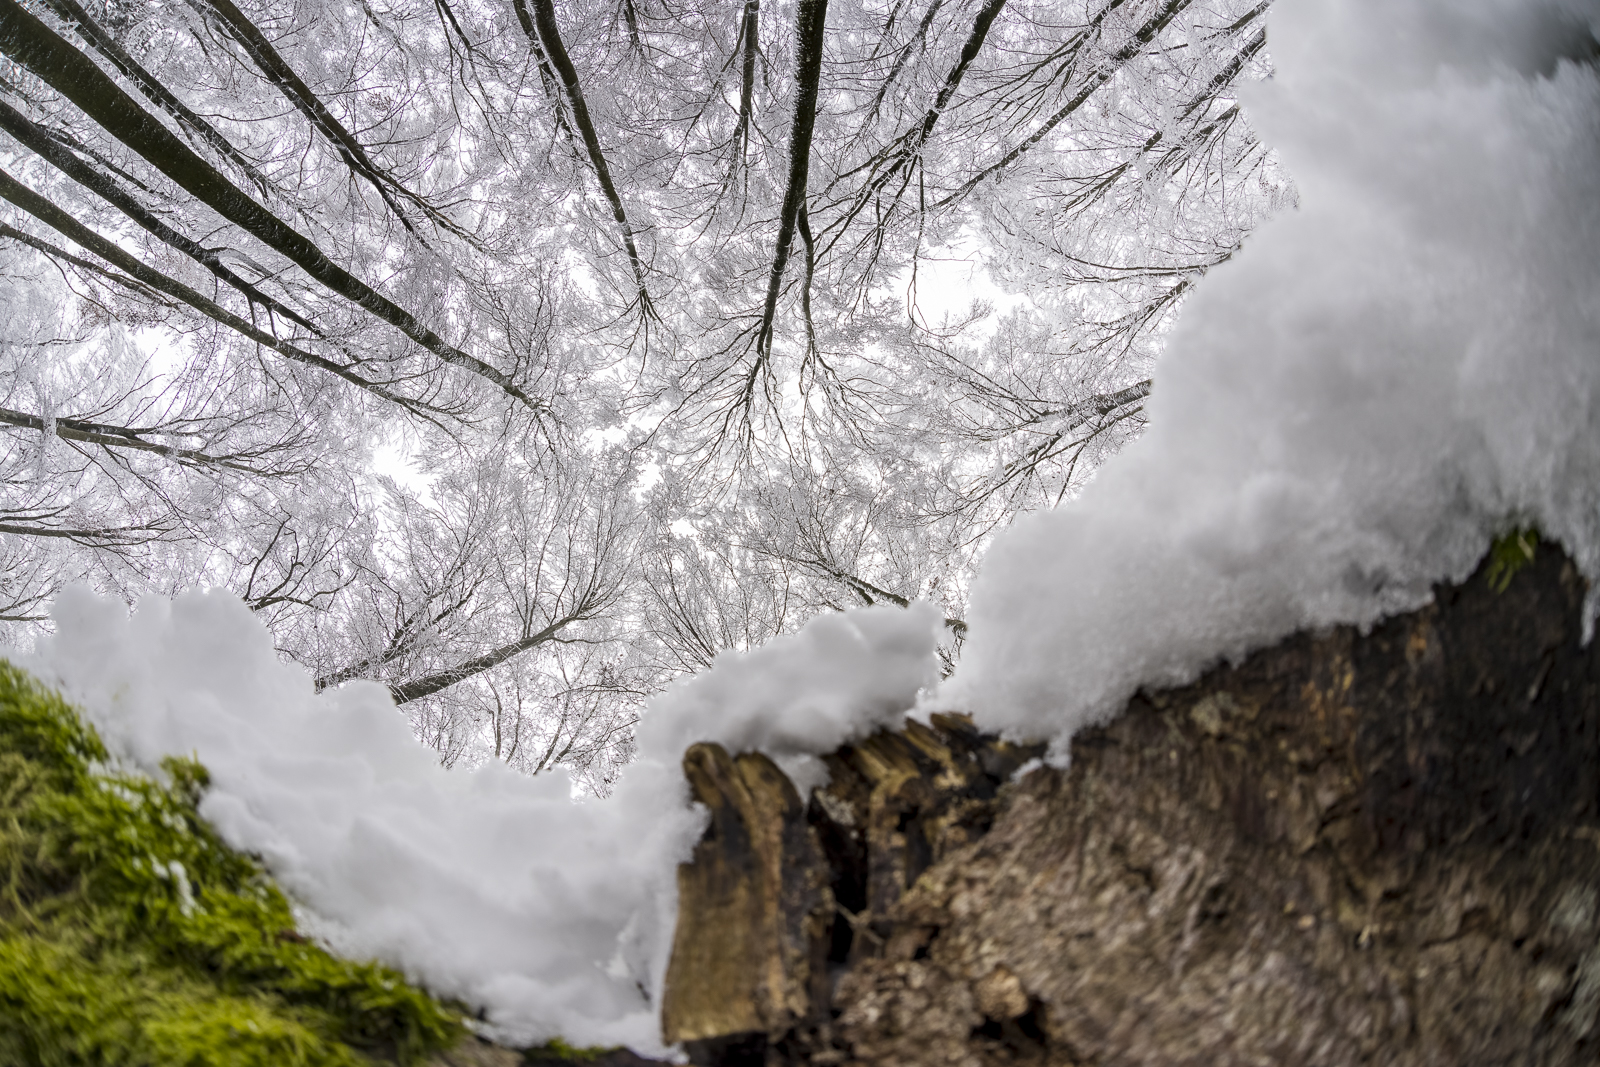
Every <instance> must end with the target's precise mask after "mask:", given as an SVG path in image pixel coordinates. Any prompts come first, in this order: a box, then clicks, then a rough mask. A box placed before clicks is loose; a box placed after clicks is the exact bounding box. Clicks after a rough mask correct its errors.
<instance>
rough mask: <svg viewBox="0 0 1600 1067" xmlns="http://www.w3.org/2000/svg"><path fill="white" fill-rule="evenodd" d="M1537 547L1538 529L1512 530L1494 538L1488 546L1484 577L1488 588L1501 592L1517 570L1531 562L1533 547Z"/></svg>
mask: <svg viewBox="0 0 1600 1067" xmlns="http://www.w3.org/2000/svg"><path fill="white" fill-rule="evenodd" d="M1538 547H1539V531H1537V530H1512V531H1511V532H1510V533H1508V534H1502V535H1501V536H1499V537H1497V538H1495V541H1494V544H1492V545H1490V546H1489V569H1488V571H1487V572H1485V574H1484V577H1485V578H1486V579H1488V582H1489V588H1490V589H1493V590H1494V591H1495V592H1496V593H1503V592H1505V591H1506V587H1507V586H1509V585H1510V584H1511V579H1512V578H1515V577H1516V576H1517V572H1518V571H1520V570H1521V569H1522V568H1524V567H1526V566H1527V565H1528V564H1530V563H1532V562H1533V552H1534V549H1536V548H1538Z"/></svg>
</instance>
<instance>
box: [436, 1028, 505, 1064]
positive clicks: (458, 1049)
mask: <svg viewBox="0 0 1600 1067" xmlns="http://www.w3.org/2000/svg"><path fill="white" fill-rule="evenodd" d="M424 1067H522V1053H520V1052H518V1051H516V1050H515V1049H509V1048H503V1047H501V1046H500V1045H496V1044H493V1043H491V1042H489V1041H485V1040H483V1039H482V1038H480V1037H477V1036H474V1035H472V1034H468V1035H467V1036H466V1037H464V1038H462V1039H461V1041H460V1042H458V1043H457V1044H456V1045H455V1046H454V1047H452V1048H450V1049H448V1050H446V1051H444V1052H438V1053H435V1054H434V1055H433V1056H432V1057H430V1058H429V1059H428V1062H427V1063H426V1064H424Z"/></svg>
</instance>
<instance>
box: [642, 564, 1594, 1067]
mask: <svg viewBox="0 0 1600 1067" xmlns="http://www.w3.org/2000/svg"><path fill="white" fill-rule="evenodd" d="M1586 591H1587V590H1586V585H1585V583H1584V582H1583V580H1582V579H1581V577H1580V576H1579V575H1578V574H1577V573H1576V571H1575V569H1574V568H1573V566H1572V565H1571V563H1570V562H1569V561H1567V560H1566V559H1565V558H1564V557H1562V556H1561V554H1560V552H1559V551H1557V550H1555V549H1553V548H1541V549H1540V550H1539V553H1538V557H1537V559H1536V560H1535V561H1534V562H1533V563H1531V564H1529V565H1528V566H1527V567H1526V568H1525V569H1524V570H1523V571H1522V572H1521V573H1519V574H1517V575H1516V576H1515V578H1514V579H1513V580H1512V581H1511V582H1510V583H1509V586H1508V587H1507V588H1505V589H1504V590H1503V591H1499V592H1497V591H1496V588H1495V584H1494V583H1491V582H1490V580H1489V579H1488V577H1487V576H1486V575H1485V574H1483V573H1480V574H1479V575H1478V576H1476V577H1474V578H1472V579H1471V580H1469V581H1468V582H1466V583H1465V584H1463V585H1462V586H1459V587H1441V588H1440V589H1439V590H1438V591H1437V597H1436V602H1435V603H1434V604H1433V605H1431V606H1429V607H1427V608H1424V609H1422V610H1420V611H1417V612H1414V613H1412V614H1409V615H1404V616H1399V617H1396V618H1393V619H1390V620H1388V621H1387V622H1385V623H1383V624H1381V625H1379V626H1377V627H1375V628H1374V629H1373V630H1372V631H1371V632H1370V633H1367V634H1362V633H1360V632H1358V631H1356V630H1354V629H1352V628H1339V629H1335V630H1333V631H1331V632H1327V633H1323V634H1315V635H1308V634H1303V635H1299V636H1296V637H1293V638H1291V639H1289V640H1287V641H1285V642H1283V643H1282V644H1280V645H1279V646H1278V647H1276V648H1272V649H1268V650H1264V651H1262V652H1259V653H1257V654H1255V655H1253V656H1251V657H1250V658H1249V659H1248V660H1246V661H1245V662H1244V663H1242V664H1239V665H1238V666H1236V667H1230V666H1224V667H1219V668H1217V669H1215V670H1213V671H1212V672H1210V673H1209V674H1208V675H1206V676H1205V677H1204V678H1203V679H1201V680H1200V681H1199V682H1197V683H1195V684H1193V685H1191V686H1188V687H1184V688H1181V689H1176V690H1169V691H1165V692H1160V693H1151V694H1141V695H1140V696H1138V697H1136V698H1135V699H1134V700H1133V701H1131V702H1130V705H1129V707H1128V708H1127V710H1126V711H1125V712H1124V714H1122V715H1121V716H1120V717H1118V718H1117V719H1115V720H1114V721H1112V722H1110V723H1108V724H1106V725H1105V726H1102V727H1097V728H1093V729H1089V730H1085V731H1084V732H1082V733H1080V734H1079V735H1078V736H1077V737H1076V738H1075V740H1074V742H1073V746H1072V760H1071V764H1070V767H1069V769H1067V770H1066V771H1058V770H1056V769H1053V768H1049V767H1039V768H1037V769H1033V770H1031V771H1030V772H1029V773H1027V774H1026V775H1025V776H1022V777H1021V778H1020V779H1019V780H1017V781H1015V782H1012V781H1011V778H1012V776H1013V772H1014V771H1015V769H1016V768H1017V766H1018V765H1019V764H1020V763H1021V761H1022V759H1023V758H1025V757H1026V755H1027V753H1026V752H1025V751H1023V750H1019V749H1015V748H1011V747H1009V746H1000V745H999V743H998V742H996V741H995V739H993V738H985V737H980V736H979V735H977V734H976V733H975V732H974V731H972V730H971V728H970V726H969V725H967V724H966V723H964V722H963V721H962V720H961V719H960V718H958V717H954V716H951V717H943V718H940V719H937V720H936V721H935V723H934V725H933V726H932V727H931V728H930V727H923V726H918V725H916V724H908V725H907V727H906V729H905V730H904V731H903V732H897V733H881V734H878V735H875V736H874V737H872V738H869V739H868V740H867V741H865V742H863V743H861V744H859V745H856V746H851V747H847V748H845V749H841V750H840V751H839V752H838V753H835V754H834V755H833V756H831V757H829V760H828V762H829V767H830V770H831V771H832V772H833V780H832V782H831V784H830V785H829V786H828V787H827V788H826V789H824V790H821V791H818V792H816V793H814V794H813V796H812V798H811V801H810V804H809V805H808V808H807V818H808V819H809V821H810V823H811V826H812V828H813V830H814V832H815V834H816V837H817V841H818V843H819V844H820V845H821V846H822V849H823V853H824V855H825V856H826V857H827V866H828V872H827V877H828V878H830V879H831V882H830V890H831V893H832V895H833V897H834V898H835V901H836V908H835V917H834V919H833V923H832V926H831V928H830V929H829V930H828V931H827V932H826V935H825V936H826V937H827V939H828V941H827V946H826V953H825V954H826V956H827V958H828V960H829V961H830V962H829V966H830V968H831V978H832V989H831V995H830V996H829V997H828V999H827V1001H826V1002H825V1003H813V1005H812V1006H811V1009H810V1011H809V1013H808V1015H807V1017H806V1018H805V1019H803V1020H802V1021H800V1022H799V1023H797V1024H794V1025H781V1026H776V1027H770V1028H768V1029H765V1030H755V1029H748V1030H745V1031H742V1032H740V1033H739V1034H737V1035H733V1034H732V1032H731V1031H730V1032H729V1034H725V1035H724V1040H723V1041H722V1042H721V1043H718V1041H717V1040H715V1039H708V1038H705V1037H702V1038H701V1039H700V1040H699V1042H698V1043H692V1044H690V1045H689V1046H687V1049H688V1051H689V1053H690V1055H691V1058H693V1059H695V1060H696V1061H697V1062H700V1063H720V1064H735V1063H738V1064H761V1063H765V1064H788V1063H810V1064H843V1063H852V1064H863V1065H866V1064H871V1065H875V1067H876V1065H881V1067H895V1065H906V1067H910V1065H917V1067H929V1065H940V1064H950V1065H956V1064H961V1065H972V1067H984V1065H999V1064H1014V1063H1030V1064H1050V1065H1063V1067H1065V1065H1068V1064H1074V1065H1076V1064H1112V1063H1115V1064H1149V1065H1156V1064H1160V1065H1188V1064H1193V1065H1197V1067H1198V1065H1201V1064H1205V1065H1208V1067H1210V1065H1218V1067H1226V1065H1234V1064H1238V1065H1243V1064H1263V1063H1274V1064H1275V1063H1295V1064H1310V1065H1318V1064H1324V1065H1344V1064H1358V1063H1359V1064H1394V1065H1402V1064H1403V1065H1412V1064H1416V1065H1423V1064H1465V1063H1470V1064H1474V1065H1482V1064H1517V1065H1519V1067H1520V1065H1528V1064H1541V1065H1543V1064H1549V1065H1555V1064H1578V1063H1592V1062H1594V1060H1595V1058H1596V1046H1597V1045H1600V1027H1597V1023H1600V759H1597V756H1600V677H1597V673H1600V672H1597V664H1596V654H1595V651H1594V647H1593V646H1592V645H1588V646H1586V645H1585V644H1584V643H1583V640H1582V630H1583V627H1582V616H1583V601H1584V597H1585V595H1586ZM741 758H746V759H748V758H749V757H741ZM697 788H698V787H697ZM986 788H987V791H988V793H989V795H988V796H987V797H985V796H984V795H983V794H984V792H985V789H986ZM742 810H751V811H753V810H754V809H753V808H748V807H747V808H746V809H742ZM787 817H788V818H789V819H790V820H791V822H792V819H793V815H792V812H790V814H789V815H788V816H787ZM758 818H760V817H759V816H758ZM747 825H749V824H747ZM740 832H743V833H746V834H748V835H750V836H751V838H752V839H753V838H754V837H756V836H759V835H760V834H762V833H766V834H769V835H770V834H771V833H772V832H773V831H772V830H770V829H768V830H760V829H746V830H744V831H737V830H734V829H732V828H731V826H729V825H728V824H727V823H726V822H724V823H722V824H719V825H718V826H715V827H714V828H713V831H712V833H713V834H721V835H723V836H722V837H720V838H718V839H717V840H719V841H721V842H722V845H721V846H720V847H721V851H720V852H719V853H718V856H719V862H720V863H722V864H723V868H722V869H724V870H728V869H732V867H733V865H734V864H735V860H734V851H732V850H731V845H730V842H731V841H732V840H733V839H734V838H735V837H737V835H738V834H739V833H740ZM704 847H705V846H704V845H702V848H704ZM702 855H703V854H697V856H696V863H695V864H693V865H690V866H687V867H686V868H685V869H684V877H683V881H682V883H681V885H682V889H683V893H684V899H683V903H682V905H681V906H682V908H683V909H684V910H683V912H682V914H684V915H686V916H687V915H694V914H696V911H695V909H696V906H697V905H696V901H695V894H696V893H697V892H701V890H700V889H699V888H698V887H699V886H700V885H702V884H703V883H704V882H705V880H706V877H707V874H706V872H698V868H699V864H700V863H701V862H703V859H702ZM697 872H698V873H697ZM805 877H806V878H807V879H808V880H810V879H814V877H815V875H814V874H812V873H811V872H810V871H809V870H808V872H807V873H806V875H805ZM765 892H767V893H768V894H769V895H770V894H772V892H773V890H772V889H771V888H770V887H769V888H767V889H766V890H765ZM703 932H704V933H705V934H706V936H710V931H709V930H704V929H703ZM679 934H680V940H679V947H680V950H681V949H682V948H683V947H684V944H685V943H684V940H683V935H684V931H683V929H682V928H681V927H680V931H679ZM729 936H732V937H737V936H738V935H737V934H734V933H732V932H731V931H730V934H729ZM699 951H702V952H703V951H705V950H704V948H703V947H701V948H700V949H699ZM748 969H749V970H750V971H751V972H752V973H754V972H755V971H757V970H759V968H756V967H750V968H748ZM763 973H767V972H763ZM721 974H722V978H723V980H724V981H726V980H727V977H728V972H721ZM701 979H702V972H701V971H699V970H698V969H697V968H696V967H694V966H692V965H690V964H689V963H688V958H687V957H684V959H683V960H681V961H680V960H679V959H677V958H675V959H674V961H673V969H672V971H671V972H670V981H669V995H670V996H672V997H676V998H678V1002H679V1003H684V1002H687V1000H689V999H692V998H693V997H694V996H695V995H696V994H695V993H694V992H693V987H694V986H695V984H696V983H697V982H699V981H701ZM765 980H766V981H768V982H769V983H771V982H773V981H774V980H773V979H772V978H771V977H770V976H769V977H767V978H766V979H765ZM728 992H729V993H730V994H731V993H732V991H728ZM754 1018H755V1016H753V1015H752V1016H749V1017H746V1018H743V1019H742V1020H741V1021H740V1022H739V1023H738V1025H739V1026H741V1027H750V1025H751V1020H752V1019H754ZM769 1018H770V1016H769ZM698 1032H699V1033H702V1034H704V1033H705V1032H706V1030H705V1029H704V1028H703V1029H702V1030H701V1031H698ZM669 1036H670V1035H669ZM733 1036H737V1040H733Z"/></svg>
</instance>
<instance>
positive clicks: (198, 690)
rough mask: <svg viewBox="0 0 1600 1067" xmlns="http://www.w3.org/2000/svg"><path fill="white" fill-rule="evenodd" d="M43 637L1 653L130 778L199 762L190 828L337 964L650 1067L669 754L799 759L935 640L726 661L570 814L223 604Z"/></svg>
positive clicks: (903, 687)
mask: <svg viewBox="0 0 1600 1067" xmlns="http://www.w3.org/2000/svg"><path fill="white" fill-rule="evenodd" d="M54 619H55V624H56V629H57V632H56V634H55V636H53V637H50V638H46V639H43V640H41V642H40V644H39V646H38V648H37V649H36V651H35V653H34V654H33V655H32V656H17V655H13V656H11V657H10V658H12V659H13V660H15V661H17V662H19V663H20V664H21V665H23V666H25V667H27V668H28V669H30V670H33V671H34V672H35V673H37V674H38V675H40V676H41V677H43V678H45V679H47V680H50V681H52V682H54V683H56V684H59V685H60V686H61V687H62V688H63V690H64V692H65V693H66V694H67V695H68V696H69V698H70V699H72V700H73V701H74V702H75V703H76V704H77V705H78V706H80V707H81V708H83V709H84V710H85V713H86V714H87V715H88V717H89V718H90V719H91V721H93V722H94V723H95V725H96V726H97V727H98V728H99V729H100V730H101V732H102V734H103V735H104V736H105V738H106V741H107V743H108V744H109V745H110V746H111V747H112V749H113V751H114V752H117V753H119V754H120V755H121V756H122V757H123V758H125V759H128V760H131V761H132V762H133V763H135V764H136V765H138V766H140V767H142V768H144V769H146V770H152V771H153V770H155V769H156V768H158V766H159V763H160V760H161V758H162V757H163V756H166V755H168V754H171V753H184V754H190V753H192V754H194V755H196V756H197V757H198V758H199V759H200V761H201V762H202V763H204V764H205V766H206V767H207V768H208V769H209V770H210V772H211V779H212V788H211V789H210V790H209V791H208V792H207V794H206V796H205V798H204V800H203V802H202V804H201V809H200V810H201V814H202V815H204V816H205V817H206V818H207V819H208V820H210V821H211V822H212V824H213V825H215V826H216V827H217V829H218V831H219V832H220V833H221V834H222V836H223V838H224V839H225V840H227V841H228V843H229V844H230V845H232V846H233V847H235V848H238V849H242V850H246V851H249V852H254V853H257V854H259V855H260V856H261V857H262V858H263V860H264V861H265V863H266V865H267V867H268V868H269V869H270V870H271V871H272V873H273V875H274V876H275V877H276V878H277V879H278V881H279V883H280V884H281V885H282V886H283V887H284V888H285V890H287V891H288V892H289V893H290V895H291V896H292V897H293V898H294V899H295V900H296V901H297V903H298V904H299V905H300V906H301V907H302V908H303V909H305V911H306V912H307V918H308V920H309V922H310V926H311V928H312V929H313V930H314V931H315V932H316V933H317V934H318V935H319V936H322V937H324V938H325V939H327V940H328V941H330V942H331V943H332V944H333V946H334V947H335V948H336V949H338V950H339V951H341V952H343V953H345V954H346V955H349V956H352V957H355V958H372V957H376V958H380V959H383V960H385V961H387V962H390V963H393V964H395V965H398V966H400V967H401V968H403V969H404V970H405V971H406V972H407V973H408V974H410V975H412V976H414V977H416V978H419V979H421V980H422V981H423V982H424V983H426V984H427V985H428V986H429V987H430V988H432V989H434V990H435V991H437V992H440V993H444V994H451V995H456V996H460V997H461V998H463V999H464V1000H466V1001H467V1002H469V1003H472V1004H475V1005H481V1006H483V1007H485V1008H487V1009H488V1012H489V1019H490V1022H491V1023H492V1024H494V1025H495V1026H496V1027H497V1028H499V1031H500V1032H501V1033H502V1034H503V1035H504V1036H507V1037H510V1038H514V1039H516V1040H518V1041H523V1042H531V1041H542V1040H545V1039H548V1038H550V1037H554V1036H561V1037H563V1038H565V1039H566V1040H568V1041H569V1042H574V1043H577V1044H580V1045H582V1044H595V1045H617V1044H625V1045H629V1046H631V1047H633V1048H634V1049H636V1050H640V1051H645V1052H650V1051H660V1050H661V1044H660V1033H659V1028H658V1022H657V1017H656V1013H655V1011H654V1009H653V1008H652V1006H651V1005H652V1004H654V1003H659V994H660V985H661V981H662V977H663V975H664V974H665V970H666V965H667V953H668V952H669V950H670V946H671V938H672V926H673V922H674V919H675V916H676V895H675V894H676V869H677V864H678V863H679V862H681V861H682V860H684V859H686V858H687V856H688V853H689V850H690V848H691V847H692V846H693V843H694V841H695V840H696V839H697V838H698V837H699V834H700V830H701V827H702V814H701V813H700V812H698V811H696V810H694V809H693V808H691V806H690V804H689V797H688V794H687V788H686V786H685V784H684V779H683V774H682V772H681V770H680V767H679V761H680V759H681V757H682V754H683V750H684V748H685V747H687V745H688V744H690V743H692V742H693V741H696V740H714V741H720V742H722V743H723V744H725V745H727V746H728V747H730V748H731V749H733V750H734V751H744V750H748V749H750V748H753V747H756V746H763V747H767V748H769V749H770V750H771V751H773V752H775V753H777V754H778V755H780V757H783V756H787V757H794V756H803V755H804V753H805V752H807V751H812V752H816V751H825V750H827V749H831V748H833V747H835V746H837V745H838V744H839V743H841V742H843V741H845V740H848V739H849V738H850V737H852V736H855V735H857V734H858V733H860V732H861V731H863V730H867V729H870V728H871V727H872V725H874V724H878V723H884V722H888V721H891V720H892V719H894V718H895V717H897V716H898V715H899V714H901V713H903V712H904V710H905V709H906V708H907V707H909V706H910V705H911V704H912V703H913V702H914V701H915V699H916V696H917V691H918V689H920V688H921V687H923V686H925V685H927V684H929V683H931V682H932V681H934V680H935V679H936V678H937V677H938V672H937V668H936V659H935V656H934V643H935V640H936V637H937V631H938V628H939V626H940V620H939V617H938V615H937V613H936V612H934V611H933V610H932V609H931V608H922V609H919V610H917V611H913V612H907V611H901V610H900V609H897V608H874V609H866V610H862V611H855V612H849V613H846V614H842V615H830V616H824V617H822V618H819V619H816V620H814V621H813V622H811V623H810V624H809V625H807V626H806V627H805V628H803V629H802V630H801V631H800V632H798V633H796V634H793V635H790V636H788V637H784V638H780V639H778V640H775V641H773V642H771V643H770V644H768V645H767V646H765V647H764V648H761V649H759V650H757V651H755V652H753V653H750V654H749V655H746V656H736V655H731V654H725V655H724V656H722V657H720V658H719V659H718V660H717V661H716V662H715V663H714V665H713V667H712V669H711V670H710V671H708V672H706V673H705V674H703V675H701V676H699V677H696V678H692V679H689V680H687V681H686V682H683V683H681V684H679V685H676V686H674V687H673V688H671V689H670V690H668V691H667V692H666V693H664V694H663V695H662V696H661V697H660V698H658V699H657V700H656V702H655V704H654V706H653V707H652V709H651V710H650V712H649V713H648V714H647V716H646V719H645V722H644V724H643V726H642V728H641V729H640V732H639V753H640V756H639V759H638V760H637V762H635V763H634V764H632V765H630V766H629V767H628V768H627V771H626V773H625V774H624V775H623V777H622V780H621V781H620V783H619V784H618V786H617V788H616V790H615V792H614V793H613V795H612V796H610V797H609V798H606V799H604V800H596V799H591V800H588V801H585V802H581V803H577V802H574V801H573V800H572V788H571V784H570V783H569V782H568V780H567V778H566V777H565V775H564V774H563V773H562V772H560V771H557V772H554V773H547V774H542V775H539V776H537V777H526V776H524V775H521V774H519V773H517V772H515V771H512V770H510V769H508V768H506V767H505V766H504V765H502V764H499V763H490V764H488V765H486V766H484V767H482V768H481V769H478V770H475V771H470V772H469V771H460V770H446V769H444V768H442V767H440V766H439V765H438V761H437V756H436V754H435V753H434V752H432V751H431V750H429V749H426V748H424V747H423V746H422V745H420V744H418V743H417V741H416V740H415V738H414V737H413V736H412V734H411V730H410V727H409V725H408V723H407V720H406V718H405V716H403V715H402V714H400V713H399V712H398V711H396V710H395V707H394V705H393V703H392V702H391V701H390V699H389V695H388V691H387V690H385V689H384V688H382V687H381V686H379V685H377V684H375V683H370V682H353V683H350V684H348V685H345V686H344V687H342V688H340V689H338V690H336V691H331V692H326V693H323V694H317V693H315V692H314V691H313V688H312V682H311V678H310V676H309V675H308V674H307V673H306V672H305V671H304V670H302V669H301V668H300V667H298V666H296V665H293V664H287V663H284V662H282V661H280V660H279V658H278V656H277V653H276V651H275V649H274V648H273V645H272V640H271V638H270V637H269V635H268V633H267V631H266V630H265V628H264V627H263V626H262V625H261V624H260V622H259V621H257V620H256V618H255V617H254V616H253V615H252V614H251V613H250V611H249V610H248V609H247V608H246V607H245V606H244V604H243V603H242V602H241V601H239V600H238V598H236V597H234V596H232V595H230V594H227V593H224V592H220V591H213V592H209V593H198V592H196V593H188V594H185V595H182V596H179V597H178V598H177V599H175V600H170V601H169V600H166V599H164V598H161V597H151V598H149V599H147V600H145V601H143V602H142V603H141V604H140V605H139V607H138V609H137V611H136V612H134V613H133V614H132V615H131V616H130V615H129V613H128V611H127V610H126V608H125V607H124V606H123V605H122V604H121V603H119V602H115V601H112V600H106V599H101V598H98V597H96V596H94V595H93V594H92V593H90V592H88V591H87V590H85V589H81V588H78V589H72V590H69V591H68V592H66V593H64V594H63V595H62V596H61V598H60V599H59V600H58V601H57V603H56V605H55V610H54ZM789 762H791V763H793V762H795V761H794V760H793V759H790V760H789ZM198 890H199V893H198V896H197V900H198V903H199V905H200V906H204V887H203V886H201V887H198Z"/></svg>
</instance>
